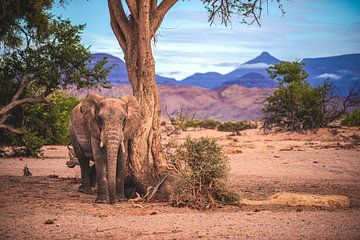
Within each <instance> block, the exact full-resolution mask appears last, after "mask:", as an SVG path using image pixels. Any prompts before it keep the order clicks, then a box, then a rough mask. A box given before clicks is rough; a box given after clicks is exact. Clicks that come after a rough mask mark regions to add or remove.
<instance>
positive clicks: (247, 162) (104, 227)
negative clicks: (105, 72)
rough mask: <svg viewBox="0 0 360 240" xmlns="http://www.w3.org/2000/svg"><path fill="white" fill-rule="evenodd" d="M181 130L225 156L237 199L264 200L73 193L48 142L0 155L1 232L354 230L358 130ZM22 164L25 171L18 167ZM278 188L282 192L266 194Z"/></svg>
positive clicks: (147, 235) (219, 234) (229, 235)
mask: <svg viewBox="0 0 360 240" xmlns="http://www.w3.org/2000/svg"><path fill="white" fill-rule="evenodd" d="M187 135H190V136H192V137H201V136H212V137H215V138H217V139H218V140H219V143H220V144H221V145H223V147H224V151H225V153H226V154H227V155H228V157H229V159H230V167H231V170H230V174H229V178H228V185H229V187H230V188H232V189H233V190H235V191H236V192H238V193H239V194H240V196H241V199H243V203H246V201H257V202H258V203H259V201H263V202H260V203H261V204H249V205H246V204H242V205H241V206H224V207H222V208H214V209H209V210H206V211H199V210H193V209H189V208H174V207H172V206H171V205H170V204H169V203H164V202H160V203H141V204H139V205H134V204H132V203H129V202H127V203H117V204H115V205H112V206H111V205H99V204H95V203H94V200H95V195H96V193H95V192H94V193H93V195H85V194H82V193H79V192H77V188H78V186H79V176H80V171H79V167H76V168H74V169H70V168H68V167H67V166H66V165H65V162H66V161H67V160H68V154H67V148H66V147H65V146H46V147H44V150H45V151H44V153H45V155H44V157H42V158H5V159H0V189H1V190H0V194H1V195H0V239H194V238H195V239H196V238H201V239H360V184H359V182H360V145H359V135H360V130H359V129H355V128H336V129H320V130H318V131H317V132H316V133H314V132H307V133H289V132H283V133H269V134H264V133H263V132H262V131H261V129H251V130H246V131H243V132H241V135H240V136H230V134H229V133H224V132H217V131H215V130H192V131H186V132H182V133H181V135H180V136H179V137H180V138H184V137H185V136H187ZM25 166H27V167H28V168H29V169H30V171H31V173H32V174H33V175H32V176H30V177H25V176H22V175H23V168H24V167H25ZM281 193H285V195H282V197H284V196H285V200H284V198H277V199H280V200H281V201H280V202H279V201H274V200H271V199H274V196H273V195H274V194H275V196H277V195H276V194H281ZM286 194H290V195H286ZM304 194H306V195H304ZM298 195H300V196H313V197H314V196H315V199H316V197H317V196H324V195H334V196H335V197H340V198H339V199H348V204H344V205H342V204H337V203H336V201H334V202H332V201H327V200H326V201H327V205H316V204H315V205H312V204H304V201H305V202H306V200H302V201H303V202H301V201H300V202H297V201H298V198H296V197H295V198H294V196H298ZM271 196H273V197H271ZM289 196H291V197H289ZM330 197H332V196H330ZM290 198H292V201H290V200H289V199H290ZM269 199H270V200H269ZM294 199H295V200H294ZM245 200H246V201H245ZM45 223H48V224H45Z"/></svg>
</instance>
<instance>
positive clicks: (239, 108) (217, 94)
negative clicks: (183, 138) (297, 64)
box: [70, 84, 274, 121]
mask: <svg viewBox="0 0 360 240" xmlns="http://www.w3.org/2000/svg"><path fill="white" fill-rule="evenodd" d="M273 91H274V89H273V88H256V87H252V88H246V87H242V86H238V85H230V86H223V87H220V88H216V89H207V88H202V87H197V86H179V85H170V84H160V85H159V92H160V102H161V108H162V113H163V115H164V116H166V114H165V112H166V111H167V112H168V113H169V114H171V115H176V114H177V113H179V111H180V109H182V110H183V111H184V112H187V113H189V114H194V113H195V115H196V118H200V119H205V118H215V119H218V120H223V121H238V120H250V119H254V118H257V117H260V116H261V115H262V112H261V109H262V104H263V101H264V99H265V98H266V97H267V96H269V95H270V94H272V93H273ZM89 92H96V93H99V94H101V95H104V96H108V97H119V96H123V95H129V94H131V92H132V91H131V87H130V85H129V84H115V85H114V86H113V87H112V88H111V89H100V90H96V89H91V90H80V91H78V90H76V91H75V90H71V91H70V94H71V95H73V96H77V97H79V98H82V97H84V96H85V95H86V94H87V93H89Z"/></svg>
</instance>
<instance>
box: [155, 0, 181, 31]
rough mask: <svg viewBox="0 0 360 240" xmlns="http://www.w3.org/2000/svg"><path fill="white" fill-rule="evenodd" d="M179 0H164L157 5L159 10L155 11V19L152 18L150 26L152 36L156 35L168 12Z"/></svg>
mask: <svg viewBox="0 0 360 240" xmlns="http://www.w3.org/2000/svg"><path fill="white" fill-rule="evenodd" d="M176 2H177V0H162V1H161V3H160V5H159V7H157V10H156V11H155V14H154V15H153V19H151V28H150V34H151V37H153V36H154V34H155V33H156V31H157V30H158V29H159V27H160V25H161V23H162V21H163V19H164V17H165V15H166V13H167V12H168V11H169V10H170V8H172V7H173V6H174V5H175V3H176Z"/></svg>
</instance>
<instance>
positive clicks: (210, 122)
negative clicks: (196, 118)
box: [200, 118, 220, 129]
mask: <svg viewBox="0 0 360 240" xmlns="http://www.w3.org/2000/svg"><path fill="white" fill-rule="evenodd" d="M219 124H220V122H219V121H217V120H215V119H212V118H208V119H205V120H204V121H202V122H201V123H200V127H201V128H205V129H216V128H217V127H218V126H219Z"/></svg>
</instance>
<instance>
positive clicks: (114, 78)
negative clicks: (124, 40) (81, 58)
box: [91, 53, 129, 83]
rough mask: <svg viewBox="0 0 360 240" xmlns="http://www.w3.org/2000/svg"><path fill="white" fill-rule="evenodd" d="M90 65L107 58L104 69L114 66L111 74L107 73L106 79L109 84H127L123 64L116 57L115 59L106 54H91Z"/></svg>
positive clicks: (126, 75)
mask: <svg viewBox="0 0 360 240" xmlns="http://www.w3.org/2000/svg"><path fill="white" fill-rule="evenodd" d="M91 57H92V61H91V62H92V64H94V65H95V63H96V62H97V61H100V60H102V59H103V58H104V57H107V60H108V62H107V63H106V64H105V66H106V67H109V66H112V65H114V67H113V68H112V70H111V72H110V73H109V75H108V77H107V79H108V80H109V81H110V82H111V83H129V79H128V74H127V69H126V66H125V62H124V61H123V60H121V59H120V58H118V57H115V56H113V55H110V54H106V53H94V54H91Z"/></svg>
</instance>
